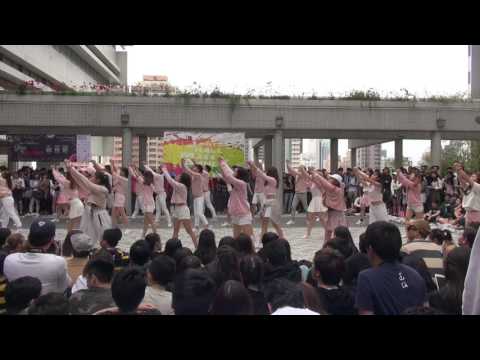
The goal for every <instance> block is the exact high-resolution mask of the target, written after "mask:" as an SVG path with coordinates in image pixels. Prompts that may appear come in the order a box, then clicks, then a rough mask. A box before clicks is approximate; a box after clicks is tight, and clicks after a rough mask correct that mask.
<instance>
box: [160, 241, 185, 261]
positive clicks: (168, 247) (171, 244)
mask: <svg viewBox="0 0 480 360" xmlns="http://www.w3.org/2000/svg"><path fill="white" fill-rule="evenodd" d="M181 248H182V242H181V241H180V240H179V239H169V240H168V241H167V242H166V243H165V251H164V255H167V256H170V257H171V258H172V259H173V254H175V252H176V251H177V250H178V249H181Z"/></svg>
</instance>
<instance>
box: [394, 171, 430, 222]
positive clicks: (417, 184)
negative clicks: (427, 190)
mask: <svg viewBox="0 0 480 360" xmlns="http://www.w3.org/2000/svg"><path fill="white" fill-rule="evenodd" d="M397 176H398V181H399V182H400V183H401V184H402V185H403V186H404V187H405V188H406V189H407V213H406V214H405V221H406V222H408V221H410V219H411V218H412V217H413V216H414V215H415V219H417V220H418V219H423V213H424V209H423V202H422V176H421V175H420V174H418V173H416V172H415V170H414V171H413V172H412V174H411V175H410V178H407V177H406V176H405V175H404V174H403V172H402V170H401V169H397Z"/></svg>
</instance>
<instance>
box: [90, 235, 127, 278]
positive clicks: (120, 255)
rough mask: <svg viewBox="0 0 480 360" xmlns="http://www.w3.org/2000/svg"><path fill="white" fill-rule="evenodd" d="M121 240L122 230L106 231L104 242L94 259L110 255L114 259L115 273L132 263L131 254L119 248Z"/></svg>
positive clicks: (101, 242)
mask: <svg viewBox="0 0 480 360" xmlns="http://www.w3.org/2000/svg"><path fill="white" fill-rule="evenodd" d="M121 239H122V230H120V229H118V228H113V229H107V230H105V231H104V232H103V236H102V241H100V246H101V249H100V250H98V251H97V252H95V254H94V255H93V257H96V256H100V255H103V254H110V256H112V259H113V265H114V266H115V272H118V271H120V270H122V269H123V268H125V267H126V266H128V264H129V263H130V256H129V254H128V253H126V252H124V251H122V250H121V249H119V248H117V246H118V243H119V242H120V240H121Z"/></svg>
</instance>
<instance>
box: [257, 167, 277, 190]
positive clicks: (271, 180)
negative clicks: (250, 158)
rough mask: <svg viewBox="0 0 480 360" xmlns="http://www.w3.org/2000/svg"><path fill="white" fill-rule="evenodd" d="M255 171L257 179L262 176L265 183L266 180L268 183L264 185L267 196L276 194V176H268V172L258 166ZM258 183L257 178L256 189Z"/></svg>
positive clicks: (261, 178)
mask: <svg viewBox="0 0 480 360" xmlns="http://www.w3.org/2000/svg"><path fill="white" fill-rule="evenodd" d="M255 171H256V173H257V179H258V178H260V180H261V181H262V182H263V184H265V182H266V183H267V184H266V185H264V191H263V192H264V193H265V196H269V195H276V194H277V180H275V178H273V177H271V176H267V174H265V173H264V172H263V171H262V170H260V169H258V168H257V169H256V170H255ZM256 183H257V180H255V189H256Z"/></svg>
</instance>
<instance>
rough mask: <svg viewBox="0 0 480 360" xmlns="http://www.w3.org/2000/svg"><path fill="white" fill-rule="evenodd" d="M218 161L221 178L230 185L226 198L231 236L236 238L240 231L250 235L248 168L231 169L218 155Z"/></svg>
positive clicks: (250, 215)
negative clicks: (230, 220) (231, 229)
mask: <svg viewBox="0 0 480 360" xmlns="http://www.w3.org/2000/svg"><path fill="white" fill-rule="evenodd" d="M218 163H219V165H220V170H221V172H222V176H223V179H224V180H225V182H226V183H227V184H230V185H231V186H232V191H231V192H230V198H229V200H228V212H229V214H230V216H231V219H232V225H233V237H234V238H235V239H236V238H237V237H238V235H240V234H241V233H244V234H246V235H248V236H250V237H252V236H253V227H252V213H251V212H250V205H249V203H248V190H247V188H248V182H249V179H248V178H249V176H248V170H247V169H245V168H243V167H240V166H239V167H237V168H236V169H235V171H233V170H232V169H231V168H230V167H229V166H228V164H227V162H226V161H225V160H224V159H223V157H219V159H218Z"/></svg>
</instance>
